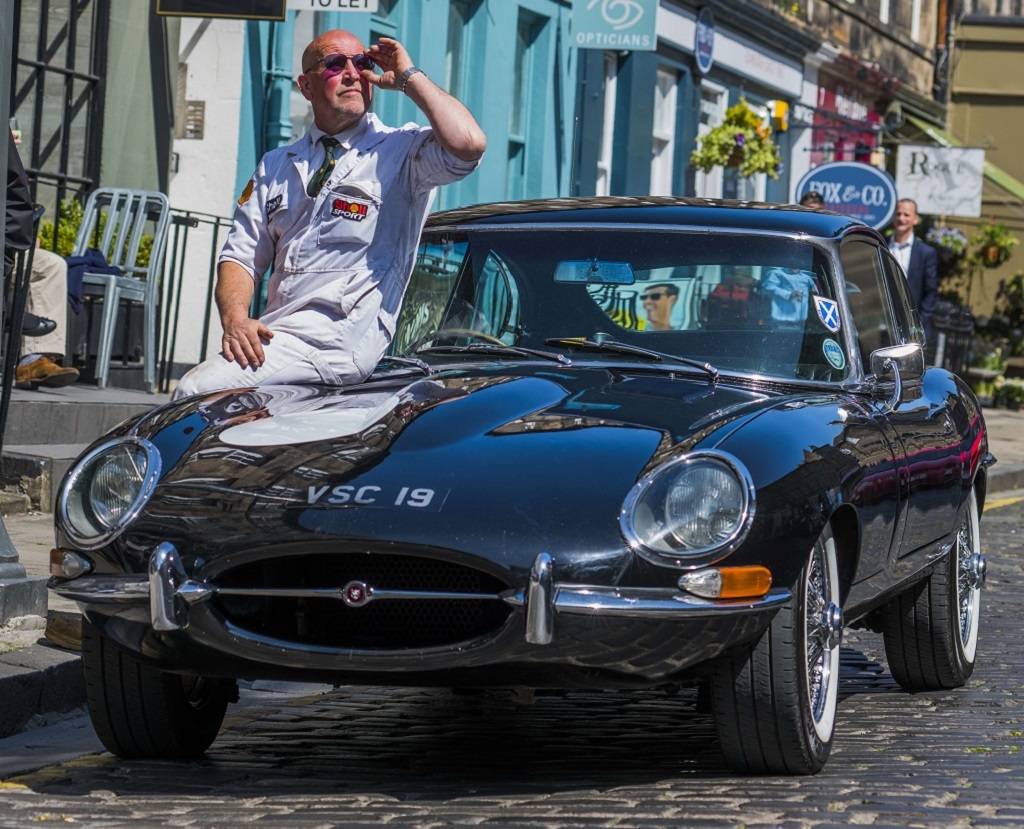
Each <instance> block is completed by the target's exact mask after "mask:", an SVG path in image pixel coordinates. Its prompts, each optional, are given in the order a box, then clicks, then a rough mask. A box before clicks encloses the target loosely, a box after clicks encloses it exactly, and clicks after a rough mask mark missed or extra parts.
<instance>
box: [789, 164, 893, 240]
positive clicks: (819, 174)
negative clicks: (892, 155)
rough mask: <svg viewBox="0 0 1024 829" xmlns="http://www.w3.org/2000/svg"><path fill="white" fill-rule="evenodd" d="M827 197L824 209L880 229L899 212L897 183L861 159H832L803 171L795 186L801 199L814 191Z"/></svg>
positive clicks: (798, 198)
mask: <svg viewBox="0 0 1024 829" xmlns="http://www.w3.org/2000/svg"><path fill="white" fill-rule="evenodd" d="M812 190H813V191H815V192H817V193H819V194H820V195H821V197H822V198H823V199H824V200H825V209H826V210H832V211H833V212H835V213H845V214H846V215H847V216H853V217H854V218H855V219H860V220H861V221H862V222H864V224H866V225H868V226H869V227H873V228H874V229H875V230H881V229H882V228H883V227H885V226H886V225H887V224H889V220H890V219H892V214H893V213H895V212H896V185H895V184H894V183H893V180H892V176H890V175H889V174H888V173H887V172H885V171H884V170H879V169H878V168H877V167H872V166H871V165H870V164H862V163H861V162H859V161H833V162H831V163H829V164H821V165H819V166H817V167H814V168H812V169H811V170H810V171H809V172H807V173H805V174H804V177H803V178H801V179H800V182H799V183H798V184H797V186H796V198H797V200H798V201H799V200H800V198H801V197H802V196H805V195H806V194H807V193H810V192H811V191H812Z"/></svg>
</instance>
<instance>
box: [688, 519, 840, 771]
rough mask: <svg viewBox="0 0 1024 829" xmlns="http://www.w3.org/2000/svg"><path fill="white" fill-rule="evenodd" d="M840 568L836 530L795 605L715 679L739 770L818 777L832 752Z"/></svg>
mask: <svg viewBox="0 0 1024 829" xmlns="http://www.w3.org/2000/svg"><path fill="white" fill-rule="evenodd" d="M839 601H840V592H839V567H838V564H837V561H836V544H835V541H834V539H833V537H832V530H831V528H830V527H828V526H826V527H825V529H824V530H823V531H822V533H821V535H820V536H819V537H818V539H817V540H816V541H815V543H814V546H813V547H812V548H811V551H810V553H809V555H808V558H807V561H806V563H805V565H804V567H803V568H802V571H801V574H800V579H799V581H798V582H797V584H796V585H795V586H794V590H793V596H792V598H791V599H790V601H789V602H787V604H786V605H785V606H783V608H782V609H781V610H780V611H779V612H778V614H776V616H775V617H774V618H773V619H772V621H771V624H770V626H769V627H768V629H767V630H766V631H765V632H764V633H763V634H761V638H760V639H759V640H758V641H757V642H756V643H755V644H754V645H753V646H750V647H748V648H746V649H741V650H740V651H737V652H734V653H730V654H728V655H727V656H725V657H723V658H722V659H721V660H719V662H718V663H717V664H716V665H715V667H714V669H713V671H712V673H711V675H710V677H709V680H708V684H709V690H710V692H711V693H710V696H711V708H712V714H713V716H714V720H715V730H716V731H717V732H718V738H719V741H720V742H721V745H722V752H723V754H724V755H725V758H726V761H727V762H728V763H729V765H730V766H731V767H732V768H733V769H735V770H736V771H738V772H742V773H754V774H814V773H815V772H817V771H820V770H821V768H822V767H823V766H824V765H825V761H826V760H827V759H828V755H829V752H830V751H831V749H832V734H833V731H834V730H835V720H836V707H837V704H838V698H839V695H838V690H839V644H840V642H841V640H842V634H843V613H842V610H840V607H839Z"/></svg>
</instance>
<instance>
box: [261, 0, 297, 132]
mask: <svg viewBox="0 0 1024 829" xmlns="http://www.w3.org/2000/svg"><path fill="white" fill-rule="evenodd" d="M294 40H295V12H289V13H288V19H287V20H284V21H282V22H280V23H271V24H270V43H269V48H268V49H267V61H268V65H267V68H266V71H265V72H264V81H263V83H264V95H265V107H264V110H263V111H264V113H265V117H264V121H263V149H264V151H269V150H273V149H276V148H277V147H281V146H284V145H285V144H290V143H291V141H292V117H291V90H292V82H293V79H292V44H293V42H294Z"/></svg>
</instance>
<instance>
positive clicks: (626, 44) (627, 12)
mask: <svg viewBox="0 0 1024 829" xmlns="http://www.w3.org/2000/svg"><path fill="white" fill-rule="evenodd" d="M657 15H658V0H573V4H572V38H571V40H570V42H571V43H572V45H573V46H575V47H577V48H578V49H629V50H632V51H637V52H641V51H652V50H654V49H655V48H656V47H657V45H658V38H657V35H656V34H655V31H656V29H655V24H656V23H657V20H656V18H657Z"/></svg>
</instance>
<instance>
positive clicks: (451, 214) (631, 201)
mask: <svg viewBox="0 0 1024 829" xmlns="http://www.w3.org/2000/svg"><path fill="white" fill-rule="evenodd" d="M566 223H570V224H639V225H662V226H664V225H678V226H680V227H725V228H740V229H748V230H755V231H776V232H782V233H804V234H807V235H809V236H818V237H822V238H827V239H830V238H836V237H839V236H842V235H844V234H845V233H846V232H847V231H850V230H857V231H861V232H866V233H868V234H870V235H874V236H876V237H877V238H880V237H878V235H877V234H876V233H875V231H873V230H871V228H869V227H868V226H867V225H865V224H863V223H862V222H860V221H859V220H857V219H855V218H852V217H851V216H846V215H843V214H841V213H832V212H830V211H827V210H812V209H810V208H806V207H801V206H800V205H796V204H772V203H769V202H754V201H739V200H730V199H704V198H676V197H671V196H603V197H590V198H564V199H534V200H530V201H510V202H492V203H488V204H476V205H471V206H469V207H459V208H456V209H454V210H445V211H441V212H439V213H433V214H431V215H430V216H429V217H428V218H427V223H426V229H428V230H429V229H431V228H436V227H451V226H452V225H494V224H502V225H508V224H566Z"/></svg>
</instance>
